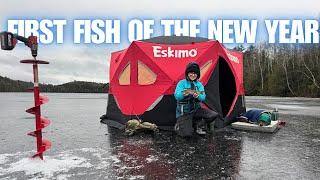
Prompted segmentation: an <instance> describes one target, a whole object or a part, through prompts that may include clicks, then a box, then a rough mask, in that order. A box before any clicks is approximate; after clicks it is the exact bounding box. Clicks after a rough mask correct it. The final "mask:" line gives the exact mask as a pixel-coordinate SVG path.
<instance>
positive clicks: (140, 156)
mask: <svg viewBox="0 0 320 180" xmlns="http://www.w3.org/2000/svg"><path fill="white" fill-rule="evenodd" d="M47 96H49V99H50V101H49V103H48V104H46V105H44V106H42V115H43V116H45V117H48V118H49V119H51V120H52V124H51V125H50V126H48V127H47V128H46V129H44V137H46V138H47V139H49V140H50V141H51V142H52V148H51V149H50V150H49V151H47V152H46V153H45V160H44V161H39V160H32V159H30V158H29V157H30V156H32V155H33V153H34V151H35V141H34V139H33V138H32V137H31V136H27V135H26V134H27V133H28V132H29V131H32V130H33V129H34V117H33V116H32V115H30V114H27V113H26V112H25V111H24V110H25V109H26V108H27V107H31V106H32V104H33V96H32V94H31V93H0V110H1V111H0V112H1V113H0V123H1V126H0V144H1V146H0V179H28V178H29V179H32V178H34V179H213V178H236V179H237V178H240V179H274V178H275V179H318V177H319V176H320V99H310V98H278V97H246V105H247V108H253V107H258V108H264V109H272V108H274V107H277V108H278V109H279V111H280V119H281V120H284V121H286V122H287V124H286V126H285V127H284V128H282V129H280V130H279V131H278V132H276V133H274V134H264V133H253V132H243V131H235V130H233V129H230V128H228V127H227V128H225V129H222V130H218V131H216V132H215V133H214V134H212V135H210V136H209V135H208V136H206V137H198V136H195V137H194V138H192V139H189V140H186V139H182V138H180V137H177V136H175V135H174V134H173V133H171V132H161V133H160V134H158V135H150V134H140V135H137V136H134V137H130V138H127V137H125V136H124V135H123V134H122V132H120V131H119V130H115V129H108V128H107V126H106V125H104V124H100V120H99V117H100V116H101V115H102V114H104V113H105V109H106V101H107V94H56V93H50V94H47Z"/></svg>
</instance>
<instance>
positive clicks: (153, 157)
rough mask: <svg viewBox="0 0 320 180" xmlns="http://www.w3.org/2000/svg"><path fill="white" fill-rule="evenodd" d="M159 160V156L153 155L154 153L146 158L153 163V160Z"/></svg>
mask: <svg viewBox="0 0 320 180" xmlns="http://www.w3.org/2000/svg"><path fill="white" fill-rule="evenodd" d="M157 160H158V158H157V157H155V156H152V155H149V156H148V157H147V158H146V161H147V162H148V163H151V162H153V161H157Z"/></svg>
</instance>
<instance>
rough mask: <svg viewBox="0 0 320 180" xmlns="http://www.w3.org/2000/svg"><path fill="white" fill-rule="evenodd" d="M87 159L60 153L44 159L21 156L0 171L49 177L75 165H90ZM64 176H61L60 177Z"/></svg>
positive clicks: (66, 170)
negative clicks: (56, 156) (55, 156)
mask: <svg viewBox="0 0 320 180" xmlns="http://www.w3.org/2000/svg"><path fill="white" fill-rule="evenodd" d="M86 161H87V159H85V158H82V157H77V156H70V155H62V156H60V157H58V158H53V157H50V156H45V157H44V160H40V159H38V158H36V159H32V158H22V159H20V160H19V161H17V162H13V163H11V164H9V167H8V168H3V169H1V171H0V173H4V174H9V173H14V172H21V171H22V172H24V173H25V174H26V175H33V174H38V173H39V174H42V175H43V176H44V177H45V178H51V177H52V176H53V175H54V173H61V172H68V171H69V170H70V169H73V168H76V167H86V168H88V167H91V166H92V165H91V164H90V163H88V162H86ZM61 178H62V179H63V178H64V177H63V176H62V177H61Z"/></svg>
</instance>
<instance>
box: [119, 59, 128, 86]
mask: <svg viewBox="0 0 320 180" xmlns="http://www.w3.org/2000/svg"><path fill="white" fill-rule="evenodd" d="M119 84H120V85H129V84H130V63H128V64H127V65H126V67H125V68H124V69H123V71H122V72H121V74H120V76H119Z"/></svg>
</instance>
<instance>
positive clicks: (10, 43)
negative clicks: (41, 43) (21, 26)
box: [0, 31, 38, 58]
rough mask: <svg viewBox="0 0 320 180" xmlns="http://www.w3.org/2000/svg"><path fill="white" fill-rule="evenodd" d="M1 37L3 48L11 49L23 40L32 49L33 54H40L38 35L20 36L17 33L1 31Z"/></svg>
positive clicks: (35, 55)
mask: <svg viewBox="0 0 320 180" xmlns="http://www.w3.org/2000/svg"><path fill="white" fill-rule="evenodd" d="M0 39H1V49H2V50H8V51H11V50H12V49H14V48H15V46H16V44H17V42H18V40H19V41H21V42H23V43H24V44H25V45H26V46H28V47H29V48H30V49H31V55H32V56H33V57H34V58H36V57H37V55H38V41H37V36H32V35H31V36H29V37H28V38H25V37H23V36H19V35H17V34H13V33H11V32H6V31H4V32H1V33H0Z"/></svg>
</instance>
